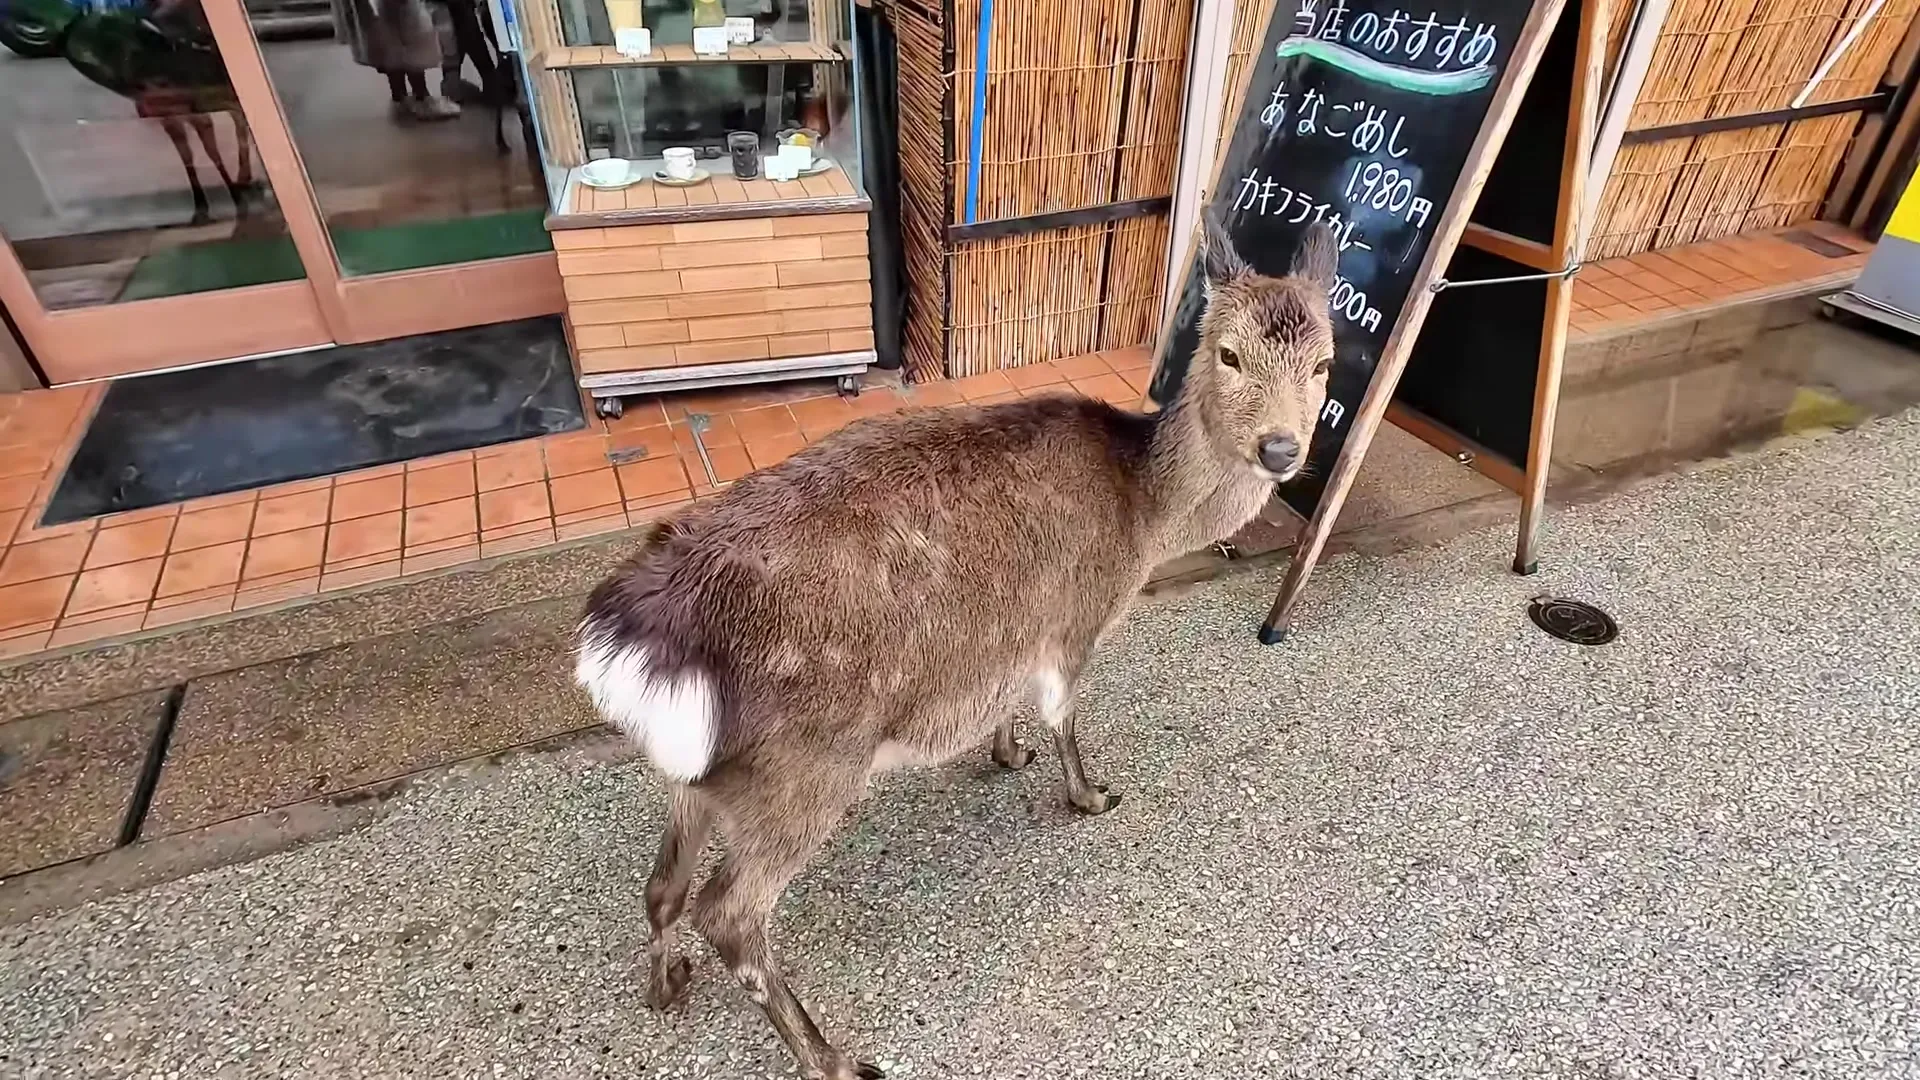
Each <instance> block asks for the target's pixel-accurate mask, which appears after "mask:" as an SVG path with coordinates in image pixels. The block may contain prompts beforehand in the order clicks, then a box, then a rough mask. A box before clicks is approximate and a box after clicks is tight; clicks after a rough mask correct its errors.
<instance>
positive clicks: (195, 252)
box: [0, 0, 325, 381]
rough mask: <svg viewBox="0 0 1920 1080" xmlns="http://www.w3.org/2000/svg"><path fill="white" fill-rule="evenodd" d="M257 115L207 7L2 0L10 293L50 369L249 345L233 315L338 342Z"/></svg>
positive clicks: (0, 281)
mask: <svg viewBox="0 0 1920 1080" xmlns="http://www.w3.org/2000/svg"><path fill="white" fill-rule="evenodd" d="M252 120H253V118H252V117H251V116H250V114H249V111H248V109H247V108H246V107H245V106H243V104H242V102H241V98H240V95H239V93H238V92H237V91H236V88H235V85H234V80H233V78H232V77H231V75H230V73H229V70H228V64H227V58H226V56H225V54H224V52H223V50H222V48H221V46H220V43H219V42H218V41H216V39H215V36H214V34H213V32H212V29H211V27H210V26H209V24H208V21H207V18H206V15H205V12H204V11H203V10H202V8H201V6H200V5H199V4H198V3H196V2H194V0H157V2H139V0H104V2H103V0H81V2H68V0H7V2H6V3H5V4H0V235H3V236H4V237H5V241H6V244H5V246H6V249H7V250H6V254H5V256H4V257H0V296H4V299H5V300H6V301H7V302H8V305H9V307H10V309H11V310H13V311H14V312H16V318H17V319H18V320H19V321H20V322H21V324H22V330H23V332H24V333H25V334H27V335H28V336H29V337H30V338H32V337H40V336H47V335H51V336H52V338H53V339H56V340H57V341H59V342H60V345H59V346H58V347H53V348H48V347H44V346H41V345H40V343H38V342H36V346H37V348H36V352H37V353H38V355H40V356H42V357H43V363H45V364H47V365H48V369H49V370H48V374H49V377H51V378H54V379H55V380H56V381H67V380H69V379H71V378H75V377H88V376H91V375H99V374H114V373H117V372H116V371H115V370H114V369H116V368H122V369H125V368H127V367H128V366H129V365H130V366H131V368H132V369H138V368H141V367H146V366H152V365H155V364H162V365H163V364H166V363H168V362H176V363H179V362H192V361H194V360H196V359H200V358H204V357H205V356H206V355H208V353H209V351H212V352H214V353H218V352H220V351H224V350H227V349H231V348H235V347H241V348H245V347H247V345H248V342H247V340H246V338H247V334H245V333H236V332H235V330H236V325H235V323H234V322H233V321H232V320H231V319H229V320H227V321H225V322H224V323H222V322H220V321H219V320H218V318H217V315H218V313H220V312H222V311H228V312H230V313H231V314H232V315H234V316H245V318H244V319H243V320H242V321H243V322H245V323H248V324H257V321H258V320H259V319H262V318H268V319H272V320H275V321H277V322H278V323H279V324H280V326H279V328H278V330H275V331H273V332H269V333H267V334H265V335H263V336H262V337H261V339H260V341H259V342H257V344H262V345H264V346H266V347H268V348H274V347H298V346H299V345H302V344H313V343H315V341H316V340H324V339H325V335H324V330H322V329H321V327H320V324H319V321H318V309H317V307H316V306H315V304H314V301H313V298H312V296H311V290H310V289H309V288H308V286H307V283H306V276H307V275H306V270H305V268H304V266H303V264H302V261H301V259H300V255H299V252H298V251H297V249H296V248H295V245H294V243H293V241H292V238H291V236H290V234H289V231H288V226H287V221H286V219H285V217H284V216H283V215H282V212H281V208H280V204H279V198H278V193H277V192H276V190H275V187H274V184H273V182H272V181H271V180H270V179H269V178H268V176H267V175H266V172H265V170H264V169H263V168H262V165H261V161H260V157H259V153H258V151H257V149H256V146H255V139H254V125H253V122H252ZM210 317H211V318H214V322H213V323H212V324H209V322H208V320H209V319H210ZM116 328H122V329H126V330H135V329H136V328H137V329H138V330H139V333H137V334H132V335H127V334H120V333H116ZM163 330H164V333H165V335H166V340H164V341H162V340H157V339H156V334H157V333H159V332H161V331H163Z"/></svg>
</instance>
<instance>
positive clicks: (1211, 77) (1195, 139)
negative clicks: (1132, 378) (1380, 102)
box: [1160, 0, 1258, 323]
mask: <svg viewBox="0 0 1920 1080" xmlns="http://www.w3.org/2000/svg"><path fill="white" fill-rule="evenodd" d="M1241 2H1244V3H1256V2H1258V0H1241ZM1235 7H1236V4H1235V0H1197V2H1196V3H1195V5H1194V11H1193V40H1192V42H1191V43H1190V45H1189V47H1188V49H1187V78H1186V82H1185V84H1184V85H1185V87H1186V91H1185V92H1186V101H1185V103H1184V107H1183V108H1182V110H1181V117H1180V154H1179V157H1178V158H1177V159H1176V160H1175V163H1174V175H1173V207H1172V209H1171V210H1170V211H1169V212H1168V214H1167V229H1168V233H1167V266H1166V272H1165V273H1163V274H1162V275H1161V280H1162V281H1163V282H1164V283H1165V288H1164V291H1163V292H1162V294H1161V297H1160V322H1161V323H1165V322H1166V321H1167V320H1168V319H1169V318H1171V317H1172V315H1173V308H1174V305H1175V304H1177V303H1178V302H1179V299H1180V294H1181V291H1182V290H1184V289H1185V288H1186V286H1187V282H1186V279H1185V277H1184V276H1183V274H1184V272H1185V270H1186V268H1187V265H1188V262H1187V259H1188V256H1189V255H1190V254H1192V252H1191V250H1190V249H1191V247H1192V245H1193V238H1194V235H1195V230H1196V229H1198V228H1199V225H1200V209H1201V207H1203V206H1205V205H1206V202H1207V190H1206V187H1207V183H1208V182H1209V180H1210V179H1211V178H1212V176H1213V159H1214V157H1215V155H1217V154H1218V153H1219V146H1220V117H1221V115H1222V114H1223V113H1224V112H1225V111H1226V108H1227V106H1228V104H1229V103H1228V102H1227V100H1226V97H1227V94H1228V93H1229V91H1230V90H1231V89H1233V88H1231V87H1229V86H1227V59H1228V57H1229V56H1230V55H1231V53H1232V52H1233V16H1234V11H1235Z"/></svg>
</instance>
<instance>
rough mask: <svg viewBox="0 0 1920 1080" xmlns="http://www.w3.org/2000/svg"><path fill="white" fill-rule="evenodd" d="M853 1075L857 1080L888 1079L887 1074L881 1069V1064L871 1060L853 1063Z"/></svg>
mask: <svg viewBox="0 0 1920 1080" xmlns="http://www.w3.org/2000/svg"><path fill="white" fill-rule="evenodd" d="M853 1075H854V1076H855V1077H856V1078H857V1080H886V1075H887V1074H886V1073H883V1072H881V1071H880V1066H878V1065H875V1064H873V1063H871V1062H866V1061H856V1062H854V1063H853Z"/></svg>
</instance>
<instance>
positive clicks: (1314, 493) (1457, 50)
mask: <svg viewBox="0 0 1920 1080" xmlns="http://www.w3.org/2000/svg"><path fill="white" fill-rule="evenodd" d="M1538 2H1539V3H1541V4H1544V5H1549V6H1551V7H1552V9H1553V12H1554V13H1555V14H1557V13H1558V9H1559V5H1558V4H1557V3H1554V0H1538ZM1436 3H1437V5H1438V6H1430V5H1432V4H1436ZM1535 5H1536V0H1429V3H1422V4H1419V5H1417V6H1403V3H1402V0H1289V2H1285V3H1282V4H1281V6H1280V7H1278V8H1277V9H1276V10H1275V11H1274V13H1273V14H1272V16H1271V17H1270V18H1269V19H1268V21H1267V29H1266V33H1265V35H1264V39H1263V42H1262V45H1261V47H1260V50H1259V52H1258V53H1257V54H1256V56H1255V60H1254V63H1253V64H1252V65H1251V67H1252V71H1251V74H1250V75H1249V77H1248V82H1247V84H1246V88H1245V93H1244V95H1243V96H1242V97H1241V99H1240V109H1239V112H1238V115H1237V116H1236V117H1235V120H1234V124H1233V127H1232V129H1231V132H1230V134H1229V135H1228V137H1227V139H1226V149H1225V151H1224V152H1223V154H1222V155H1221V159H1220V163H1219V171H1218V173H1217V174H1216V176H1215V179H1214V183H1213V187H1212V189H1211V190H1210V192H1209V193H1208V201H1209V209H1210V210H1211V212H1212V213H1213V214H1214V215H1215V216H1217V217H1218V219H1219V220H1220V221H1221V222H1222V223H1223V224H1224V225H1225V226H1226V229H1227V232H1228V233H1229V234H1230V235H1231V236H1232V237H1233V239H1234V241H1235V246H1236V247H1237V248H1238V249H1239V251H1240V254H1241V255H1242V256H1243V257H1244V258H1246V260H1247V261H1248V262H1249V263H1251V264H1252V266H1253V268H1254V269H1255V270H1258V271H1260V272H1261V273H1265V274H1273V275H1279V274H1283V273H1285V272H1286V270H1287V264H1288V261H1289V259H1290V257H1291V256H1292V253H1293V251H1294V248H1295V246H1296V244H1297V243H1298V241H1299V238H1300V235H1301V233H1302V232H1303V230H1304V229H1305V228H1306V226H1307V225H1308V223H1310V222H1313V221H1321V220H1324V221H1326V222H1328V223H1330V224H1331V225H1332V226H1333V227H1334V228H1335V230H1336V233H1337V235H1338V236H1339V238H1340V274H1339V278H1338V280H1337V282H1336V284H1335V286H1334V291H1333V295H1332V298H1331V299H1332V305H1333V323H1334V337H1335V357H1334V368H1333V374H1332V376H1331V378H1330V380H1329V384H1328V400H1327V404H1326V408H1325V410H1324V411H1323V412H1322V414H1321V417H1320V425H1319V429H1318V431H1317V433H1316V434H1315V436H1314V440H1313V448H1312V451H1311V455H1310V457H1309V466H1308V468H1307V470H1306V473H1305V477H1304V478H1303V479H1302V480H1300V481H1296V482H1294V483H1292V484H1288V485H1286V486H1284V487H1283V488H1281V489H1280V490H1281V494H1282V496H1283V497H1284V498H1285V499H1286V501H1287V502H1288V504H1289V505H1291V506H1292V507H1293V508H1294V509H1295V510H1296V511H1297V512H1299V513H1300V515H1301V516H1303V517H1311V516H1312V515H1313V512H1314V510H1315V509H1316V508H1317V507H1318V506H1319V505H1320V500H1321V496H1322V494H1323V491H1324V485H1325V484H1326V482H1327V479H1328V478H1329V477H1331V476H1332V474H1333V472H1334V469H1333V465H1334V461H1335V459H1336V458H1337V457H1338V456H1339V454H1340V450H1341V447H1342V446H1343V445H1344V443H1345V441H1346V438H1347V435H1348V431H1349V429H1350V427H1351V426H1352V421H1353V420H1354V418H1355V416H1356V414H1357V413H1358V411H1359V406H1360V402H1361V398H1362V397H1363V396H1364V395H1365V393H1366V391H1367V387H1368V385H1369V384H1370V383H1371V382H1372V380H1373V376H1374V371H1375V368H1376V367H1377V366H1378V365H1379V363H1380V360H1381V358H1382V356H1383V355H1386V354H1387V352H1388V349H1389V343H1391V342H1393V341H1395V338H1396V335H1403V334H1411V333H1416V332H1418V329H1419V327H1418V325H1417V322H1418V318H1419V316H1420V314H1421V313H1422V311H1423V309H1424V305H1423V304H1421V303H1419V302H1418V294H1417V293H1416V290H1423V289H1425V288H1426V285H1427V283H1428V281H1429V280H1430V278H1431V277H1432V275H1433V273H1434V268H1433V267H1432V266H1430V265H1429V263H1430V261H1431V260H1430V258H1429V257H1430V255H1433V254H1438V255H1440V256H1442V258H1443V259H1444V256H1445V255H1446V254H1447V252H1446V251H1445V250H1442V251H1439V252H1434V251H1433V250H1432V245H1433V242H1434V240H1435V238H1436V237H1437V236H1438V237H1443V238H1444V246H1447V247H1450V246H1451V245H1452V244H1453V243H1454V242H1455V241H1456V240H1457V238H1458V233H1459V229H1460V228H1461V227H1463V226H1464V221H1463V220H1461V215H1462V214H1463V213H1464V211H1465V208H1464V207H1455V205H1454V204H1455V203H1456V202H1457V201H1461V196H1463V195H1467V196H1470V195H1471V193H1472V192H1473V191H1474V190H1477V182H1478V180H1479V179H1480V177H1481V176H1483V175H1484V165H1480V164H1478V163H1477V162H1475V161H1473V160H1471V159H1474V158H1475V157H1476V155H1475V148H1476V146H1479V147H1480V148H1481V153H1480V154H1479V155H1478V156H1479V157H1482V158H1483V157H1485V155H1486V153H1487V152H1488V150H1489V149H1490V147H1487V146H1486V145H1485V141H1484V140H1483V138H1482V136H1483V134H1484V133H1486V132H1487V131H1489V130H1491V129H1492V128H1494V127H1497V125H1498V124H1499V123H1500V122H1501V121H1502V120H1504V119H1505V117H1504V116H1503V115H1502V113H1503V112H1505V113H1510V112H1511V111H1512V106H1511V105H1510V104H1509V105H1505V106H1504V108H1502V107H1498V106H1496V102H1506V101H1508V100H1509V99H1510V98H1511V96H1512V95H1513V94H1514V93H1515V92H1516V90H1517V87H1516V86H1515V85H1514V80H1515V79H1516V78H1518V77H1521V76H1522V75H1523V74H1524V72H1522V71H1521V70H1520V69H1522V68H1529V69H1530V68H1531V66H1532V64H1533V62H1534V61H1535V60H1537V59H1538V56H1539V53H1540V47H1541V43H1540V42H1538V41H1536V40H1534V39H1535V38H1537V37H1538V35H1539V33H1540V30H1539V26H1538V24H1537V22H1536V21H1535V19H1534V18H1533V16H1534V14H1535V13H1534V8H1535ZM1523 39H1524V45H1525V48H1520V47H1521V46H1522V45H1523ZM1517 48H1518V49H1520V51H1519V52H1518V53H1516V49H1517ZM1516 59H1523V60H1524V63H1516V62H1515V61H1516ZM1476 171H1478V173H1479V175H1474V174H1475V172H1476ZM1556 175H1557V174H1556ZM1542 180H1543V183H1544V184H1545V185H1546V186H1549V187H1551V181H1550V180H1548V179H1547V178H1545V177H1543V178H1542ZM1443 222H1447V223H1450V224H1451V229H1450V230H1449V229H1445V228H1443V227H1442V225H1443ZM1202 290H1203V284H1202V274H1201V270H1200V267H1199V265H1198V263H1197V260H1189V265H1188V268H1187V276H1186V281H1185V283H1184V285H1183V286H1182V292H1181V295H1180V300H1179V303H1178V304H1177V305H1176V308H1175V312H1174V315H1173V319H1172V322H1171V323H1170V325H1169V327H1168V328H1167V331H1166V332H1165V333H1163V334H1162V335H1161V341H1160V355H1159V357H1158V364H1157V369H1156V371H1155V375H1154V380H1153V384H1152V386H1151V387H1150V388H1149V390H1148V394H1149V396H1150V397H1151V398H1152V399H1153V400H1154V401H1156V402H1158V403H1160V404H1162V405H1164V404H1165V403H1166V402H1167V401H1169V400H1170V399H1171V398H1172V397H1173V396H1174V394H1175V393H1176V392H1177V391H1178V388H1179V385H1180V380H1181V379H1182V378H1183V377H1184V375H1185V374H1186V369H1187V364H1188V363H1189V362H1190V360H1191V359H1192V356H1193V351H1194V349H1195V347H1196V346H1197V344H1198V342H1199V336H1200V329H1199V317H1200V313H1201V310H1202V307H1203V305H1204V296H1203V291H1202ZM1409 315H1411V316H1412V318H1411V319H1409V318H1408V316H1409Z"/></svg>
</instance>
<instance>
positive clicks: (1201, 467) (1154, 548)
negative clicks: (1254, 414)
mask: <svg viewBox="0 0 1920 1080" xmlns="http://www.w3.org/2000/svg"><path fill="white" fill-rule="evenodd" d="M1193 389H1194V387H1193V380H1192V379H1191V378H1189V379H1188V380H1187V385H1186V386H1183V387H1182V388H1181V392H1180V393H1179V394H1177V395H1176V396H1175V397H1174V400H1173V401H1172V402H1171V403H1170V404H1169V405H1168V406H1167V407H1166V409H1165V410H1163V411H1162V412H1161V413H1160V414H1159V415H1158V416H1157V417H1155V420H1154V426H1153V435H1152V439H1151V441H1150V442H1149V444H1148V450H1147V455H1146V464H1147V469H1146V476H1145V477H1144V478H1143V481H1144V482H1143V485H1142V486H1143V488H1144V490H1143V494H1144V495H1145V499H1144V505H1145V509H1146V517H1147V520H1146V522H1145V523H1144V524H1145V526H1146V527H1145V529H1144V532H1145V540H1146V547H1147V552H1146V554H1147V556H1148V559H1149V561H1150V562H1154V563H1157V562H1161V561H1164V560H1166V559H1171V558H1173V557H1175V556H1177V555H1184V554H1186V553H1187V552H1189V551H1194V550H1197V549H1199V548H1202V547H1205V546H1206V545H1208V544H1210V543H1212V542H1213V541H1215V540H1225V539H1226V538H1228V537H1230V536H1232V535H1233V534H1234V533H1237V532H1239V531H1240V529H1241V528H1242V527H1243V526H1245V525H1246V524H1247V523H1248V522H1249V521H1252V520H1253V519H1254V517H1255V516H1256V515H1258V514H1259V513H1260V508H1261V507H1263V506H1265V505H1266V502H1267V499H1268V497H1269V496H1270V495H1271V494H1272V492H1273V483H1272V481H1270V480H1267V479H1265V478H1263V477H1261V476H1259V475H1258V474H1256V473H1251V472H1249V471H1248V470H1247V469H1246V468H1245V466H1244V465H1242V464H1241V463H1239V462H1237V461H1235V460H1232V459H1229V458H1226V457H1224V456H1223V455H1222V454H1221V453H1220V451H1219V449H1218V448H1217V447H1216V445H1215V444H1214V442H1213V440H1212V439H1210V438H1208V436H1207V432H1206V429H1205V427H1204V424H1203V421H1202V419H1201V417H1200V410H1199V409H1198V408H1197V407H1195V406H1194V404H1193V402H1192V391H1193Z"/></svg>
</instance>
